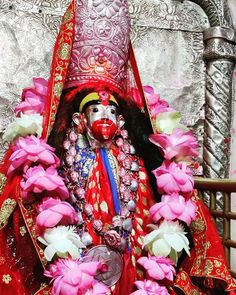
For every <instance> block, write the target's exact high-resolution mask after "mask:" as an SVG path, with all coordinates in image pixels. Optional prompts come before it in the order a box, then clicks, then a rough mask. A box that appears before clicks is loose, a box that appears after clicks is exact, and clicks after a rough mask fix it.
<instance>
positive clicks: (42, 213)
mask: <svg viewBox="0 0 236 295" xmlns="http://www.w3.org/2000/svg"><path fill="white" fill-rule="evenodd" d="M37 210H38V212H39V215H38V216H37V218H36V225H37V228H38V230H39V231H42V230H43V229H45V228H47V227H50V228H51V227H54V226H56V225H58V224H59V223H60V224H62V225H69V224H77V222H78V217H77V214H76V211H75V209H74V208H73V207H72V206H71V205H70V204H69V203H67V202H63V201H61V200H59V199H53V198H44V199H43V201H42V203H41V204H40V205H39V206H38V208H37Z"/></svg>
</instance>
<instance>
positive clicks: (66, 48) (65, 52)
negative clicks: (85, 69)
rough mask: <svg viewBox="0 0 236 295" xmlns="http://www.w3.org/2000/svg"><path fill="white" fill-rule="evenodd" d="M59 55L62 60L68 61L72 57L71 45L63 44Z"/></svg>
mask: <svg viewBox="0 0 236 295" xmlns="http://www.w3.org/2000/svg"><path fill="white" fill-rule="evenodd" d="M58 54H59V57H60V58H61V59H62V60H65V59H68V58H69V57H70V45H69V44H68V43H61V45H60V47H59V52H58Z"/></svg>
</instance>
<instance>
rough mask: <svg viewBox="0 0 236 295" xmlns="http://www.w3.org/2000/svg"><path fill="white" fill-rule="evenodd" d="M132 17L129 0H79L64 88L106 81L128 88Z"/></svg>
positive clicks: (117, 88)
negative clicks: (129, 11)
mask: <svg viewBox="0 0 236 295" xmlns="http://www.w3.org/2000/svg"><path fill="white" fill-rule="evenodd" d="M129 36H130V19H129V15H128V5H127V1H126V0H125V1H124V0H113V1H111V0H109V1H104V0H77V1H76V11H75V34H74V40H73V46H72V52H71V59H70V65H69V68H68V73H67V77H66V82H65V86H64V88H70V87H74V86H76V87H79V88H83V87H84V86H86V87H87V88H88V86H93V87H94V86H95V87H96V86H97V85H105V86H109V87H112V88H113V89H115V90H116V91H117V92H121V93H124V92H125V91H126V83H127V82H126V81H127V61H128V49H129V42H130V38H129Z"/></svg>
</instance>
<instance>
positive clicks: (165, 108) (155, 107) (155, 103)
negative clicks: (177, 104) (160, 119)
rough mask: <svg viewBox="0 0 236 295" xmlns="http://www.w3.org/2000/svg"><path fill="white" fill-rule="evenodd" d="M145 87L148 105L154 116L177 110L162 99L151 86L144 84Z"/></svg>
mask: <svg viewBox="0 0 236 295" xmlns="http://www.w3.org/2000/svg"><path fill="white" fill-rule="evenodd" d="M143 89H144V92H145V94H146V96H147V101H148V105H149V107H150V110H151V115H152V116H153V117H156V116H157V115H158V114H160V113H164V112H175V110H174V109H172V108H170V107H169V104H168V102H166V101H165V100H161V99H160V95H159V94H156V93H155V92H154V89H153V88H152V87H151V86H144V87H143Z"/></svg>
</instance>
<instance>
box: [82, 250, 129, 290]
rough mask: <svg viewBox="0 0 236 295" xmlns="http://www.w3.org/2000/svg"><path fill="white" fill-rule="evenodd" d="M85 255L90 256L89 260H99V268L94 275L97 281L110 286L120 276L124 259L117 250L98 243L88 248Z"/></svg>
mask: <svg viewBox="0 0 236 295" xmlns="http://www.w3.org/2000/svg"><path fill="white" fill-rule="evenodd" d="M86 257H88V258H90V260H91V261H100V262H101V264H102V267H101V270H99V271H98V272H97V274H96V276H95V279H96V280H97V281H99V282H103V283H104V284H105V285H107V286H108V287H112V286H114V285H115V284H116V283H117V282H118V281H119V279H120V278H121V275H122V272H123V268H124V261H123V257H122V255H121V254H120V253H119V252H117V251H114V250H111V249H110V248H109V247H107V246H106V245H99V246H95V247H93V248H92V249H90V250H89V251H88V252H87V254H86Z"/></svg>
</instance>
